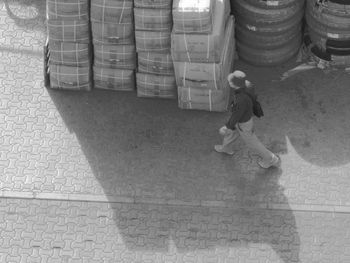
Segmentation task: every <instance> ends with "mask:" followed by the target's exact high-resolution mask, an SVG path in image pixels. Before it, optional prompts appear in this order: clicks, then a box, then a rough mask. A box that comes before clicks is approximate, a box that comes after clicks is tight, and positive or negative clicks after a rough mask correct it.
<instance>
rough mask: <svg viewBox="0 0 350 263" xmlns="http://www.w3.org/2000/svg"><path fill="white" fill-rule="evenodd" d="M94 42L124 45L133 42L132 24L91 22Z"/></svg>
mask: <svg viewBox="0 0 350 263" xmlns="http://www.w3.org/2000/svg"><path fill="white" fill-rule="evenodd" d="M91 28H92V40H93V43H94V44H117V45H126V44H134V43H135V34H134V26H133V24H113V23H102V22H91Z"/></svg>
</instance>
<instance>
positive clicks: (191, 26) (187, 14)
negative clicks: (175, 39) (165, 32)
mask: <svg viewBox="0 0 350 263" xmlns="http://www.w3.org/2000/svg"><path fill="white" fill-rule="evenodd" d="M215 1H217V0H174V1H173V20H174V28H173V30H174V32H176V33H210V32H211V31H212V27H213V18H212V16H213V10H214V7H215V5H214V2H215ZM220 1H222V0H220Z"/></svg>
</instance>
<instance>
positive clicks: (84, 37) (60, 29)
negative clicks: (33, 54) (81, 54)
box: [47, 19, 90, 44]
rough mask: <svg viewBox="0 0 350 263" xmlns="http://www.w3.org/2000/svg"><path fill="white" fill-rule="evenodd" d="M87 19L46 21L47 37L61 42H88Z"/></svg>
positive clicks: (88, 27) (88, 29) (88, 28)
mask: <svg viewBox="0 0 350 263" xmlns="http://www.w3.org/2000/svg"><path fill="white" fill-rule="evenodd" d="M89 24H90V23H89V21H87V20H59V19H50V20H48V21H47V27H48V35H49V39H50V40H53V41H62V42H76V43H85V44H89V43H90V25H89Z"/></svg>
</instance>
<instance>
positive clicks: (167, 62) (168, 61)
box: [137, 52, 174, 75]
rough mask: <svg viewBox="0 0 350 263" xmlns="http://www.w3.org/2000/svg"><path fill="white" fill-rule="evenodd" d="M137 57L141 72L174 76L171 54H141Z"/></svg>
mask: <svg viewBox="0 0 350 263" xmlns="http://www.w3.org/2000/svg"><path fill="white" fill-rule="evenodd" d="M137 55H138V60H137V61H138V71H139V72H142V73H151V74H162V75H174V64H173V60H172V58H171V54H170V53H157V52H139V53H138V54H137Z"/></svg>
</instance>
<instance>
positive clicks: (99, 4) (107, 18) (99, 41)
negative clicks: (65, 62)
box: [91, 0, 136, 91]
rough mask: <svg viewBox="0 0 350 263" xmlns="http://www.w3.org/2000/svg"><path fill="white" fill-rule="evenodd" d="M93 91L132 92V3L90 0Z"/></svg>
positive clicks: (134, 66)
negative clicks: (94, 89)
mask: <svg viewBox="0 0 350 263" xmlns="http://www.w3.org/2000/svg"><path fill="white" fill-rule="evenodd" d="M91 28H92V41H93V50H94V63H93V78H94V88H96V89H108V90H117V91H133V90H135V69H136V51H135V37H134V20H133V1H132V0H91Z"/></svg>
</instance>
